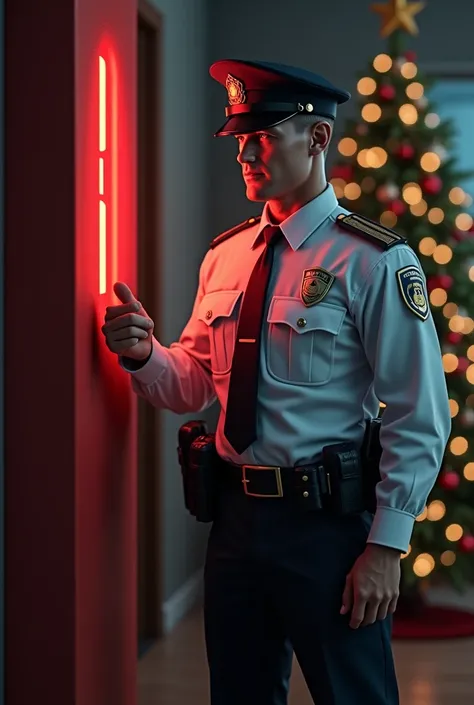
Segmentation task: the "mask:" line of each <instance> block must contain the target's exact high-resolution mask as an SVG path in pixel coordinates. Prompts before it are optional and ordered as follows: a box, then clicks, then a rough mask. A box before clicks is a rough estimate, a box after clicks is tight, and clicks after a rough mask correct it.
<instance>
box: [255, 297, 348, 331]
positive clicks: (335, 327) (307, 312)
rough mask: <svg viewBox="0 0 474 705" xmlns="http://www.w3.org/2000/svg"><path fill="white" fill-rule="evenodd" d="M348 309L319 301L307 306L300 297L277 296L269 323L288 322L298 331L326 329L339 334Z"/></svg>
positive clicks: (269, 316)
mask: <svg viewBox="0 0 474 705" xmlns="http://www.w3.org/2000/svg"><path fill="white" fill-rule="evenodd" d="M345 315H346V309H345V308H343V307H342V306H336V305H334V304H326V303H319V304H315V305H314V306H309V307H307V306H305V305H304V304H303V303H302V301H301V300H300V299H296V298H293V297H289V296H275V297H274V298H273V299H272V302H271V304H270V309H269V311H268V316H267V321H268V323H286V325H287V326H291V328H292V329H293V330H294V331H295V332H296V333H307V332H308V331H311V330H324V331H326V332H327V333H332V334H333V335H337V334H338V333H339V331H340V329H341V326H342V322H343V320H344V316H345Z"/></svg>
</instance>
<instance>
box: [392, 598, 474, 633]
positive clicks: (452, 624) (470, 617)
mask: <svg viewBox="0 0 474 705" xmlns="http://www.w3.org/2000/svg"><path fill="white" fill-rule="evenodd" d="M473 636H474V612H466V611H464V610H460V609H454V608H452V607H437V606H435V605H427V604H421V605H419V606H418V608H417V609H416V611H413V612H410V613H407V612H405V611H404V610H401V612H400V614H398V612H395V614H394V615H393V630H392V637H393V638H394V639H458V638H459V637H473Z"/></svg>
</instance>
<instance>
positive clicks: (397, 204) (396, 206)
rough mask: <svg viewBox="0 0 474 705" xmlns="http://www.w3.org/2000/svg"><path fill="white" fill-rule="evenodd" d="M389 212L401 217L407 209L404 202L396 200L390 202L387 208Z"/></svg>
mask: <svg viewBox="0 0 474 705" xmlns="http://www.w3.org/2000/svg"><path fill="white" fill-rule="evenodd" d="M388 209H389V210H391V211H392V213H395V215H397V216H398V215H403V213H405V211H406V209H407V207H406V204H405V202H404V201H401V200H400V199H399V198H397V199H396V200H395V201H392V202H391V203H390V205H389V207H388Z"/></svg>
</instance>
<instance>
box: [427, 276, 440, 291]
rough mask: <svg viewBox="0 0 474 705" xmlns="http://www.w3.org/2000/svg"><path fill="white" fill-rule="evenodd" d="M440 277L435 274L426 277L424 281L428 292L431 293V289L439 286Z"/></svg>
mask: <svg viewBox="0 0 474 705" xmlns="http://www.w3.org/2000/svg"><path fill="white" fill-rule="evenodd" d="M440 279H441V277H439V276H438V275H436V274H435V275H434V276H432V277H428V279H427V281H426V288H427V289H428V293H430V294H431V292H432V291H433V289H438V288H439V287H440V286H441V282H440Z"/></svg>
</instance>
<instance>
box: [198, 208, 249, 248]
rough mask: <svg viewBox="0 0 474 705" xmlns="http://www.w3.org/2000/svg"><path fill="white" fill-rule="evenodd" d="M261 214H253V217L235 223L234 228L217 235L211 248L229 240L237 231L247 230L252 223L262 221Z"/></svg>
mask: <svg viewBox="0 0 474 705" xmlns="http://www.w3.org/2000/svg"><path fill="white" fill-rule="evenodd" d="M260 218H261V216H260V215H256V216H253V217H252V218H249V219H248V220H244V222H243V223H239V224H238V225H234V227H233V228H230V230H226V231H225V233H221V234H220V235H218V236H217V237H215V238H214V240H212V242H211V244H210V245H209V247H210V248H211V250H213V249H214V247H217V245H220V244H221V242H224V240H227V239H228V238H229V237H232V236H233V235H237V233H240V232H241V231H242V230H245V229H246V228H249V227H250V226H251V225H255V223H259V222H260Z"/></svg>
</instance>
